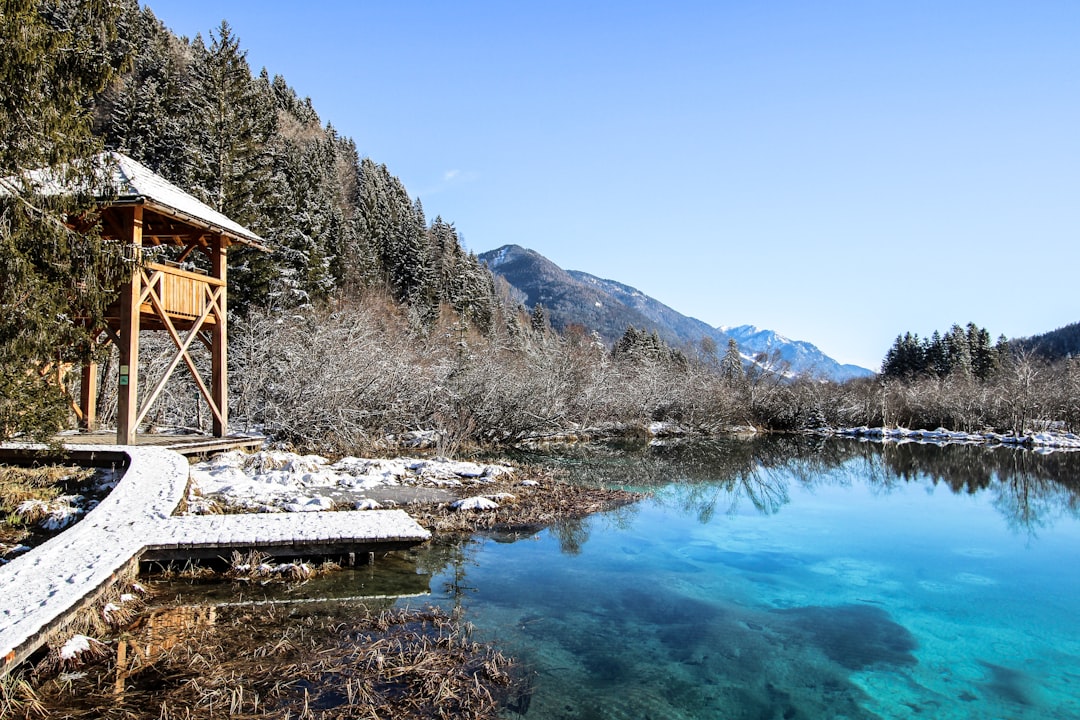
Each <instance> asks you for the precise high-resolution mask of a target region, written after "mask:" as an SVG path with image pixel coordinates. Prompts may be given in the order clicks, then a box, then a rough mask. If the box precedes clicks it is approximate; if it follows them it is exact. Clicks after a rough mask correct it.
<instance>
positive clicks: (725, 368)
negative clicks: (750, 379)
mask: <svg viewBox="0 0 1080 720" xmlns="http://www.w3.org/2000/svg"><path fill="white" fill-rule="evenodd" d="M720 377H721V378H723V380H724V382H725V383H726V384H727V385H728V387H738V386H740V385H742V384H743V382H744V380H745V379H746V373H745V372H744V371H743V362H742V355H741V354H740V353H739V343H737V342H735V338H728V341H727V350H726V351H725V352H724V357H723V359H721V360H720Z"/></svg>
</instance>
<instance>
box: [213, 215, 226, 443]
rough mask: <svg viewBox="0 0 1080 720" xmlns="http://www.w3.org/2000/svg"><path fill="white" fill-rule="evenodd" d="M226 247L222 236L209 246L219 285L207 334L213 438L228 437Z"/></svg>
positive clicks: (217, 237) (217, 236) (215, 238)
mask: <svg viewBox="0 0 1080 720" xmlns="http://www.w3.org/2000/svg"><path fill="white" fill-rule="evenodd" d="M226 245H227V240H226V239H225V238H224V237H223V236H221V235H215V236H214V237H213V240H212V242H211V249H212V253H211V258H210V262H211V274H212V275H213V276H214V277H215V278H217V279H218V280H220V281H221V282H222V286H221V287H220V288H219V290H220V294H219V295H218V300H217V304H218V308H219V311H220V315H219V317H218V318H217V322H216V323H214V326H213V328H211V331H210V332H211V334H212V343H211V344H212V345H213V347H212V349H211V352H210V355H211V360H210V362H211V368H212V376H211V379H210V392H211V394H213V396H214V402H213V404H214V405H216V406H217V408H218V412H217V413H215V415H214V437H225V436H226V435H228V434H229V378H228V373H229V363H228V357H227V346H228V342H229V336H228V329H227V327H226V326H227V324H228V323H227V322H226V320H227V318H228V315H229V306H228V303H227V301H226V298H227V293H226V288H227V287H228V277H227V275H228V265H227V262H226Z"/></svg>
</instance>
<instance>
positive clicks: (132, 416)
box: [116, 205, 143, 445]
mask: <svg viewBox="0 0 1080 720" xmlns="http://www.w3.org/2000/svg"><path fill="white" fill-rule="evenodd" d="M133 210H134V212H133V216H132V223H131V238H130V241H131V244H132V245H133V246H134V252H133V255H134V259H135V263H134V265H133V266H132V268H131V275H130V280H128V282H126V283H124V285H123V287H122V288H121V290H120V344H119V349H120V380H119V390H120V393H119V394H120V396H119V398H118V400H117V408H116V444H117V445H134V444H135V433H136V432H137V430H138V428H137V427H136V418H138V417H139V392H138V388H139V320H140V317H139V316H140V315H141V314H142V303H140V302H139V298H140V296H141V295H142V270H141V268H140V267H139V260H140V259H141V257H142V219H143V217H142V216H143V209H142V206H141V205H136V206H135V207H134V208H133Z"/></svg>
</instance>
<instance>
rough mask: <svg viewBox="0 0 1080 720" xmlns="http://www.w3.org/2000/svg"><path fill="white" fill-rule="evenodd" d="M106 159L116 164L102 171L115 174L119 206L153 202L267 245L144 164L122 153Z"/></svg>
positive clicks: (105, 164) (103, 166)
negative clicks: (138, 202)
mask: <svg viewBox="0 0 1080 720" xmlns="http://www.w3.org/2000/svg"><path fill="white" fill-rule="evenodd" d="M102 156H103V159H105V160H106V161H108V160H111V161H112V162H103V163H101V164H100V166H99V167H101V168H102V169H111V170H112V178H111V180H112V184H113V185H114V186H115V187H116V189H117V192H118V193H119V195H118V197H117V199H116V202H117V203H118V204H126V203H130V202H137V201H139V200H143V201H149V202H150V204H151V205H153V206H159V207H163V208H164V209H166V210H172V211H174V212H175V213H179V214H180V215H183V216H187V219H190V220H194V221H196V222H198V223H199V224H202V225H207V226H209V227H211V228H213V229H218V230H221V231H222V232H223V234H225V235H230V236H232V237H234V238H236V239H237V240H240V241H241V242H244V241H246V242H248V243H255V244H257V245H262V244H263V243H264V241H263V239H262V238H261V237H259V236H258V235H256V234H255V233H253V232H252V231H250V230H248V229H247V228H245V227H244V226H243V225H241V224H239V223H237V222H234V221H232V220H230V219H229V218H227V217H225V216H224V215H222V214H221V213H219V212H218V211H217V210H215V209H214V208H212V207H210V206H209V205H207V204H206V203H204V202H202V201H201V200H198V199H197V198H195V197H194V196H193V195H191V194H190V193H187V192H184V191H183V190H181V189H180V188H179V187H177V186H176V185H173V184H172V183H171V182H169V181H168V180H166V179H165V178H163V177H161V176H160V175H158V174H157V173H155V172H154V171H152V170H151V169H150V168H148V167H146V166H145V165H143V164H142V163H140V162H137V161H135V160H132V159H131V158H129V157H128V156H127V155H124V154H123V153H118V152H107V153H103V154H102Z"/></svg>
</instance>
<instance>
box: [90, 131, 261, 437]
mask: <svg viewBox="0 0 1080 720" xmlns="http://www.w3.org/2000/svg"><path fill="white" fill-rule="evenodd" d="M102 160H103V161H104V162H103V163H102V165H101V167H103V168H104V169H105V171H106V172H110V173H112V177H111V183H109V184H110V185H111V186H112V188H113V189H114V190H115V191H116V193H117V194H116V195H115V196H110V197H109V199H108V200H104V201H102V204H101V207H100V208H99V210H100V214H101V224H102V233H103V235H105V236H106V237H109V238H113V239H116V240H119V241H121V242H124V243H128V244H130V247H132V248H133V250H134V253H135V256H136V257H135V258H134V260H135V262H134V263H133V264H132V273H131V278H130V280H128V281H127V282H125V283H124V285H123V286H122V289H121V292H120V299H119V301H118V302H116V303H114V304H113V306H112V307H111V308H110V309H109V311H108V313H107V317H106V322H105V327H104V328H102V330H101V332H100V334H99V340H100V341H104V342H112V343H114V344H115V345H116V347H117V348H118V349H119V354H120V362H119V365H120V367H119V382H118V387H119V397H118V401H117V420H116V442H117V444H119V445H131V444H134V442H135V436H136V433H137V429H138V427H139V426H140V425H141V424H142V422H143V421H144V419H145V418H146V416H147V413H148V412H149V410H150V408H151V406H152V405H153V403H154V402H155V400H157V398H158V397H159V395H160V394H161V391H162V390H163V389H164V387H165V384H166V382H168V380H169V377H170V376H171V375H172V372H173V371H174V370H175V369H176V368H177V367H178V366H179V365H180V363H181V362H183V363H184V364H185V365H186V366H187V368H188V370H189V371H190V372H191V375H192V378H193V379H194V381H195V384H196V385H197V386H198V388H199V392H200V393H201V394H202V396H203V398H205V400H206V402H207V404H208V405H209V407H210V412H211V413H212V414H213V434H214V436H215V437H225V435H226V434H227V433H228V424H229V403H228V380H227V367H226V365H227V350H226V345H227V343H228V333H227V323H226V318H227V316H228V306H227V296H226V283H227V263H226V257H227V250H228V248H229V247H230V246H231V245H235V244H241V245H247V246H249V247H254V248H257V249H260V250H263V251H267V252H269V250H268V249H267V248H266V246H265V245H264V244H263V240H262V238H260V237H259V236H258V235H256V234H255V233H253V232H251V231H250V230H248V229H246V228H244V227H242V226H241V225H239V224H238V223H235V222H233V221H232V220H230V219H229V218H227V217H225V216H224V215H222V214H221V213H219V212H218V211H216V210H214V209H213V208H211V207H210V206H208V205H206V204H205V203H203V202H200V201H199V200H197V199H196V198H194V197H192V196H191V195H190V194H188V193H186V192H184V191H183V190H181V189H180V188H178V187H177V186H175V185H173V184H172V183H170V182H168V181H167V180H165V179H164V178H162V177H161V176H159V175H157V174H155V173H154V172H152V171H151V170H149V169H148V168H147V167H145V166H144V165H141V164H140V163H138V162H136V161H134V160H132V159H131V158H129V157H127V156H126V155H123V154H120V153H115V152H114V153H106V154H105V156H104V157H103V158H102ZM163 245H165V246H173V247H174V248H175V250H174V251H173V252H172V253H171V254H172V257H171V258H170V259H169V260H167V261H161V262H149V261H144V258H143V257H142V253H143V251H144V249H146V248H150V247H156V246H163ZM196 252H198V253H202V254H203V255H205V257H206V258H207V260H208V261H209V262H208V265H209V269H208V270H201V269H198V268H197V266H196V265H195V264H194V263H192V262H190V260H191V258H192V256H193V253H196ZM204 264H205V263H204ZM140 330H160V331H165V332H167V333H168V334H169V337H170V338H172V341H173V343H174V345H175V347H176V353H175V355H174V356H173V358H172V360H171V361H170V362H169V363H168V364H167V366H166V370H165V372H164V373H163V375H162V376H161V378H160V379H159V380H158V382H157V384H156V385H155V386H154V387H153V388H151V389H150V390H149V392H148V393H147V395H146V397H145V399H143V400H142V402H141V403H140V388H139V332H140ZM196 340H197V341H199V342H201V343H203V344H204V345H206V347H207V348H208V349H209V350H210V356H211V371H210V377H209V383H208V382H207V379H205V378H203V376H202V374H201V373H200V371H199V369H198V368H197V367H196V363H195V361H194V359H193V358H192V356H191V354H190V348H191V345H192V343H193V342H195V341H196ZM97 379H98V369H97V367H96V366H95V365H93V364H90V365H87V366H85V367H83V368H82V381H81V387H80V393H79V403H78V407H77V408H76V411H77V414H78V416H79V421H80V424H81V426H82V427H84V428H86V429H95V427H96V424H97V408H96V401H97V394H98V393H97Z"/></svg>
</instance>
